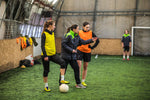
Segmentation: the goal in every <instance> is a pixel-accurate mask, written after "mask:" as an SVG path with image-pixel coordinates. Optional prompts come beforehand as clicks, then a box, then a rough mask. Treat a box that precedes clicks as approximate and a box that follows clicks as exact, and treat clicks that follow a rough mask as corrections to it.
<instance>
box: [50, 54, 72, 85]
mask: <svg viewBox="0 0 150 100" xmlns="http://www.w3.org/2000/svg"><path fill="white" fill-rule="evenodd" d="M51 61H53V62H54V63H56V64H59V65H60V66H61V68H60V74H61V81H60V82H61V83H66V84H68V83H69V81H65V80H64V79H65V78H64V75H65V70H66V69H67V65H66V62H65V61H64V59H62V58H61V57H60V56H58V55H54V56H52V58H51Z"/></svg>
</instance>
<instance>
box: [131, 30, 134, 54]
mask: <svg viewBox="0 0 150 100" xmlns="http://www.w3.org/2000/svg"><path fill="white" fill-rule="evenodd" d="M133 34H134V28H133V27H132V47H131V55H132V56H133V36H134V35H133Z"/></svg>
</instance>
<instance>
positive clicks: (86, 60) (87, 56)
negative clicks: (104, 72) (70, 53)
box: [82, 53, 91, 86]
mask: <svg viewBox="0 0 150 100" xmlns="http://www.w3.org/2000/svg"><path fill="white" fill-rule="evenodd" d="M83 60H84V64H83V72H82V85H84V86H87V84H86V83H85V79H86V75H87V69H88V63H89V62H90V61H91V53H84V55H83Z"/></svg>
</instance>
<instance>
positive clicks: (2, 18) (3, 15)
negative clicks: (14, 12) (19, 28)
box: [0, 0, 11, 27]
mask: <svg viewBox="0 0 150 100" xmlns="http://www.w3.org/2000/svg"><path fill="white" fill-rule="evenodd" d="M10 1H11V0H8V2H7V4H6V9H7V7H8V4H9V2H10ZM6 9H5V11H4V14H3V17H2V19H4V15H5V13H6ZM1 25H2V21H1V23H0V27H1Z"/></svg>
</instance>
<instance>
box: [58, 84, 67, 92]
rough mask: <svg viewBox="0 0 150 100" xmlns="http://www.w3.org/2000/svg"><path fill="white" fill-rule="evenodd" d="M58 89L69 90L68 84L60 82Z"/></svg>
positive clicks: (61, 90)
mask: <svg viewBox="0 0 150 100" xmlns="http://www.w3.org/2000/svg"><path fill="white" fill-rule="evenodd" d="M59 91H60V92H68V91H69V86H68V85H67V84H61V85H60V86H59Z"/></svg>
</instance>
